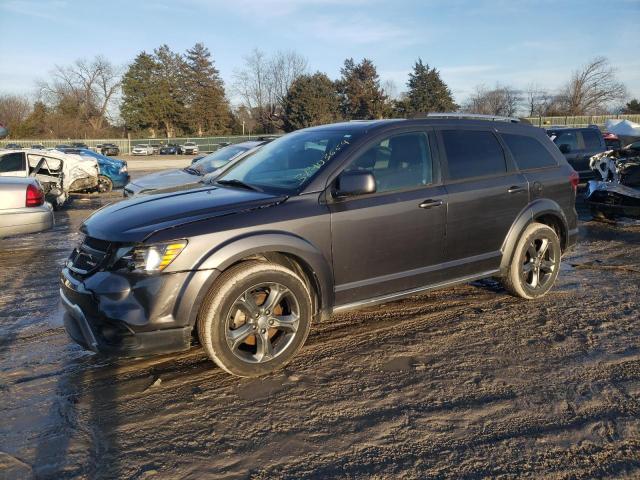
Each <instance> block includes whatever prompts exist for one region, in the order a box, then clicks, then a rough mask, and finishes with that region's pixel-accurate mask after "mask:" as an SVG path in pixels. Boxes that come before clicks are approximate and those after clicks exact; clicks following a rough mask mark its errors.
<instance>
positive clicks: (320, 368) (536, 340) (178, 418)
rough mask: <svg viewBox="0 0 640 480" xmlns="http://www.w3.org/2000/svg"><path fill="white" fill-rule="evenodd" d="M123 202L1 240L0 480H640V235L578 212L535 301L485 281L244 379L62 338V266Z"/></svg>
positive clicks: (321, 330) (373, 312)
mask: <svg viewBox="0 0 640 480" xmlns="http://www.w3.org/2000/svg"><path fill="white" fill-rule="evenodd" d="M118 195H119V193H113V194H111V195H108V196H102V197H98V196H90V197H87V198H74V200H73V202H72V204H71V205H70V207H69V208H67V209H65V210H63V211H61V212H59V213H58V214H57V225H56V227H55V229H54V230H53V231H50V232H47V233H43V234H39V235H31V236H28V237H27V238H23V239H7V240H3V241H2V242H1V243H0V265H1V266H2V268H0V285H2V288H1V289H0V392H1V399H2V401H1V402H0V451H1V452H3V453H2V454H0V478H28V476H29V475H31V474H33V475H35V476H36V477H37V478H45V479H49V478H50V479H65V478H192V479H196V478H197V479H199V478H225V479H231V478H247V477H251V478H257V479H271V478H296V479H298V478H328V477H339V478H400V477H402V478H426V477H428V478H516V477H530V478H601V477H612V478H624V477H627V478H639V477H640V313H639V312H640V296H639V292H638V284H639V281H640V224H637V223H636V224H634V223H626V224H624V225H608V224H603V223H596V222H593V221H589V220H588V218H589V216H588V215H587V214H586V212H582V213H581V217H582V222H581V224H580V232H581V233H580V243H579V245H578V247H577V248H576V249H575V250H574V251H573V252H572V253H570V254H569V255H567V256H566V257H565V259H564V263H563V268H562V272H561V275H560V277H559V281H558V284H557V286H556V288H554V290H553V291H552V292H551V293H550V294H549V295H548V296H547V297H546V298H544V299H542V300H538V301H532V302H526V301H522V300H519V299H516V298H513V297H510V296H509V295H507V294H506V293H505V292H504V290H502V289H501V288H500V286H499V285H498V284H497V283H495V282H492V281H484V282H477V283H474V284H470V285H464V286H459V287H456V288H452V289H448V290H443V291H438V292H432V293H428V294H425V295H419V296H415V297H412V298H409V299H406V300H402V301H399V302H395V303H390V304H387V305H384V306H381V307H375V308H370V309H368V310H364V311H359V312H352V313H349V314H344V315H339V316H335V317H334V318H331V319H330V320H328V321H326V322H323V323H320V324H316V325H315V326H314V328H313V330H312V333H311V335H310V337H309V340H308V342H307V345H306V346H305V347H304V349H303V350H302V352H301V353H300V354H299V355H298V356H297V358H296V359H295V360H294V361H293V362H292V363H291V364H290V365H289V366H288V367H287V369H286V370H285V371H282V372H279V373H276V374H274V375H270V376H268V377H265V378H261V379H253V380H251V379H239V378H235V377H231V376H229V375H227V374H226V373H224V372H222V371H221V370H219V369H218V368H216V367H215V366H214V364H213V363H211V362H210V361H209V360H208V359H207V358H206V357H205V355H204V354H203V352H202V351H201V350H200V349H199V348H194V349H192V350H191V351H189V352H187V353H183V354H179V355H169V356H162V357H156V358H151V359H139V360H126V361H111V360H105V359H103V358H100V357H98V356H96V355H93V354H90V353H87V352H84V351H83V350H81V349H80V348H79V347H78V346H76V345H74V344H73V343H72V342H71V341H70V340H69V339H68V338H67V336H66V334H65V332H64V330H63V328H62V327H61V318H62V313H61V310H60V307H59V304H58V287H57V281H58V280H57V276H58V271H59V269H60V266H61V264H62V263H63V261H64V260H65V258H66V257H67V255H68V254H69V252H70V250H71V249H72V248H73V246H74V244H75V243H76V242H77V240H78V234H77V233H76V232H77V228H78V226H79V225H80V223H81V222H82V220H83V219H84V218H85V217H86V216H87V215H89V214H90V213H91V212H92V211H93V210H94V209H96V208H98V207H99V206H101V205H103V204H104V203H106V202H107V201H109V200H116V199H118V198H119V196H118Z"/></svg>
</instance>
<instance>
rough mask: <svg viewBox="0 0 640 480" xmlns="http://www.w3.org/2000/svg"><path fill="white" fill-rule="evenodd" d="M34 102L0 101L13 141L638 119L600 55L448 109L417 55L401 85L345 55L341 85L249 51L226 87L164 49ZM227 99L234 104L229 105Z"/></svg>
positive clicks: (207, 68)
mask: <svg viewBox="0 0 640 480" xmlns="http://www.w3.org/2000/svg"><path fill="white" fill-rule="evenodd" d="M36 87H37V95H36V100H35V101H34V102H30V101H29V99H28V98H27V97H25V96H20V95H10V94H4V95H2V94H0V121H2V122H3V123H5V124H6V125H7V126H8V127H9V129H10V132H11V136H12V137H14V138H46V137H49V138H65V137H68V138H84V137H87V138H88V137H93V138H100V137H103V138H106V137H118V136H124V135H126V134H128V133H133V134H134V135H141V136H147V135H149V136H152V137H176V136H205V135H226V134H240V133H277V132H282V131H285V132H286V131H292V130H296V129H299V128H304V127H309V126H313V125H319V124H324V123H330V122H335V121H340V120H355V119H375V118H404V117H410V116H413V115H416V114H421V113H427V112H434V111H435V112H442V111H464V112H469V113H482V114H490V115H505V116H516V115H522V116H537V115H541V116H553V115H590V114H602V113H611V112H612V109H616V113H620V112H622V113H640V104H639V102H638V101H637V100H635V99H634V100H631V101H629V102H628V103H626V105H625V106H623V107H620V105H622V102H623V100H625V99H627V93H626V88H625V86H624V84H623V83H621V82H620V81H619V80H618V79H617V77H616V72H615V69H614V68H613V67H612V66H611V65H610V64H609V62H608V61H607V59H606V58H603V57H598V58H595V59H593V60H592V61H591V62H589V63H588V64H586V65H584V66H583V67H581V68H579V69H577V70H575V71H574V72H573V73H572V74H571V77H570V78H569V80H568V81H567V82H566V83H565V85H564V86H563V87H562V88H561V89H560V90H558V91H555V92H551V91H549V90H547V89H544V88H542V87H540V86H538V85H535V84H531V85H528V86H527V87H526V88H525V89H518V88H515V87H513V86H509V85H502V84H499V83H497V84H496V85H495V86H494V87H486V86H484V85H478V86H477V87H476V88H475V89H474V90H473V92H471V94H469V95H468V96H467V98H466V99H465V101H464V102H462V103H461V105H458V104H456V102H455V101H454V99H453V95H452V93H451V90H450V88H449V87H448V85H447V84H446V83H445V82H444V80H443V79H442V77H441V74H440V71H439V70H438V69H437V68H435V67H434V66H432V65H429V64H428V63H424V62H423V60H422V59H421V58H418V59H417V60H416V61H415V63H414V65H413V67H412V69H411V71H410V72H409V75H408V80H407V83H406V89H405V90H404V91H402V92H401V93H400V94H396V93H395V85H393V84H392V83H390V82H387V83H385V84H383V83H382V82H381V79H380V77H379V74H378V72H377V68H376V66H375V65H374V63H373V62H372V61H371V60H370V59H367V58H364V59H362V60H360V61H359V62H357V61H356V60H354V59H353V58H347V59H345V61H344V63H343V65H342V67H341V69H340V77H339V78H337V79H335V80H334V79H331V78H330V77H329V76H328V75H327V74H326V73H323V72H319V71H316V72H311V71H310V70H309V66H308V61H307V59H306V58H304V57H303V56H302V55H300V54H298V53H297V52H295V51H278V52H275V53H274V54H272V55H267V54H265V53H264V52H262V51H260V50H258V49H255V50H253V51H252V52H251V53H250V54H249V55H247V56H246V57H244V58H243V63H242V66H241V67H240V68H239V69H238V70H237V71H235V72H234V75H233V82H232V83H231V84H230V85H229V86H228V87H226V86H225V84H224V82H223V80H222V78H221V76H220V72H219V71H218V69H217V68H216V66H215V62H214V60H213V58H212V55H211V52H210V51H209V50H208V48H207V47H206V46H205V45H203V44H202V43H196V44H195V45H194V46H193V47H192V48H190V49H187V50H186V51H185V52H184V53H178V52H174V51H172V50H171V48H170V47H169V46H168V45H161V46H160V47H158V48H156V49H155V50H153V52H145V51H142V52H140V53H139V54H138V55H137V56H136V58H135V59H134V60H133V61H132V62H131V64H129V65H128V66H126V67H125V68H118V67H117V66H115V65H114V64H113V63H112V62H110V61H109V60H108V59H106V58H104V57H102V56H97V57H95V58H94V59H93V60H91V61H87V60H78V61H76V62H74V63H73V64H71V65H68V66H56V67H55V68H54V69H53V71H52V72H51V74H50V76H49V78H48V79H47V80H43V81H39V82H38V83H37V85H36ZM230 98H233V99H234V100H235V103H236V104H235V105H232V102H231V101H230Z"/></svg>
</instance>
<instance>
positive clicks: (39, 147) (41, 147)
mask: <svg viewBox="0 0 640 480" xmlns="http://www.w3.org/2000/svg"><path fill="white" fill-rule="evenodd" d="M44 148H45V147H44V145H42V144H41V143H34V144H33V145H31V149H32V150H44Z"/></svg>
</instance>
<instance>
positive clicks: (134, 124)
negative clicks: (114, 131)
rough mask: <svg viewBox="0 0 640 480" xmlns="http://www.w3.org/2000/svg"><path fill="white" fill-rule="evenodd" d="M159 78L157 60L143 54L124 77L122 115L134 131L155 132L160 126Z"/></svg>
mask: <svg viewBox="0 0 640 480" xmlns="http://www.w3.org/2000/svg"><path fill="white" fill-rule="evenodd" d="M157 76H158V64H157V62H156V60H155V59H154V57H153V56H152V55H149V54H148V53H146V52H141V53H139V54H138V56H137V57H136V58H135V60H134V61H133V63H132V64H131V65H130V66H129V68H128V70H127V71H126V72H125V74H124V75H123V77H122V104H121V106H120V115H121V116H122V119H123V120H124V121H125V123H126V125H127V127H129V128H130V129H132V130H143V129H152V130H155V129H157V128H158V127H159V126H160V121H159V117H160V115H159V111H158V108H157V106H156V104H157V103H158V102H157V92H156V90H155V89H156V85H155V83H156V78H157Z"/></svg>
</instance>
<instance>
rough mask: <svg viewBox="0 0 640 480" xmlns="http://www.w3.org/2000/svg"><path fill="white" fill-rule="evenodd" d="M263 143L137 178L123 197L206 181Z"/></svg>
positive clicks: (243, 145) (237, 147) (231, 148)
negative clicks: (232, 161) (184, 166)
mask: <svg viewBox="0 0 640 480" xmlns="http://www.w3.org/2000/svg"><path fill="white" fill-rule="evenodd" d="M265 143H266V142H256V141H249V142H242V143H237V144H235V145H230V146H228V147H225V148H221V149H220V150H217V151H215V152H213V153H210V154H209V155H205V156H204V157H202V158H201V159H200V160H199V161H198V162H196V163H192V164H191V166H189V167H187V168H182V169H179V168H176V169H172V170H163V171H161V172H156V173H151V174H149V175H145V176H143V177H140V178H137V179H135V181H133V182H131V183H129V184H128V185H126V186H125V187H124V191H123V193H124V196H125V197H132V196H134V195H137V194H149V193H155V192H156V191H158V190H165V189H168V188H176V187H184V186H186V185H194V184H199V183H201V182H202V181H208V180H209V179H211V178H212V177H213V176H215V174H216V172H218V171H219V169H221V168H222V167H223V166H225V165H226V164H227V163H228V162H230V161H231V160H235V159H239V158H240V157H241V156H243V155H244V154H246V153H247V152H251V151H253V150H255V149H256V148H259V147H260V146H261V145H264V144H265Z"/></svg>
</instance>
